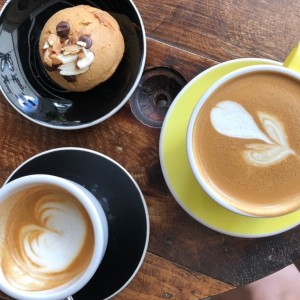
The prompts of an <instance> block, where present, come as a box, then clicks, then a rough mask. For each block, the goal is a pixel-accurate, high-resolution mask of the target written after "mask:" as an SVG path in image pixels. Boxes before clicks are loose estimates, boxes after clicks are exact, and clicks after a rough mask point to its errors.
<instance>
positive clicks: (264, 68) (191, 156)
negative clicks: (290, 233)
mask: <svg viewBox="0 0 300 300" xmlns="http://www.w3.org/2000/svg"><path fill="white" fill-rule="evenodd" d="M253 72H275V73H279V74H283V75H288V76H290V77H292V78H294V79H296V80H298V81H299V85H300V74H299V73H297V72H296V71H294V70H291V69H289V68H287V67H283V66H280V65H255V66H249V67H243V68H241V69H238V70H235V71H233V72H231V73H229V74H227V75H225V76H224V77H222V78H220V79H219V80H217V81H216V82H215V83H214V84H212V86H210V87H209V88H208V90H207V91H206V92H205V93H204V94H203V95H202V97H200V99H199V101H198V102H197V104H196V106H195V107H194V109H193V112H192V114H191V117H190V120H189V123H188V128H187V138H186V146H187V155H188V161H189V163H190V166H191V169H192V171H193V174H194V176H195V178H196V180H197V182H198V183H199V185H200V186H201V187H202V188H203V190H204V191H205V192H206V193H207V194H208V195H209V196H210V197H211V198H212V199H213V200H214V201H216V202H217V203H218V204H220V205H221V206H223V207H224V208H226V209H228V210H230V211H232V212H234V213H238V214H241V215H245V216H251V217H264V216H263V215H256V214H253V213H248V212H245V211H242V210H240V209H238V208H237V207H235V206H233V205H232V204H231V203H229V202H228V201H226V200H225V199H224V198H223V197H222V195H221V193H218V192H217V191H216V189H214V188H213V187H212V185H211V184H208V182H207V180H206V179H205V177H204V176H203V174H202V173H201V171H200V170H199V168H198V167H197V163H196V157H195V153H194V150H193V131H194V127H195V121H196V119H197V116H198V114H199V112H200V111H201V109H202V108H203V105H204V103H206V101H207V100H208V99H209V98H210V96H211V95H212V94H213V93H214V92H215V91H216V90H217V89H218V88H219V87H220V86H222V85H223V84H226V83H227V82H229V81H231V80H233V79H236V78H238V77H240V76H242V75H246V74H250V73H253ZM283 205H284V204H283ZM297 209H299V207H298V208H296V209H295V210H297ZM279 210H280V208H279ZM290 212H292V211H290ZM282 214H286V212H284V213H282ZM267 216H268V215H266V216H265V217H267Z"/></svg>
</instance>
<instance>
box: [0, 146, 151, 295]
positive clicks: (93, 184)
mask: <svg viewBox="0 0 300 300" xmlns="http://www.w3.org/2000/svg"><path fill="white" fill-rule="evenodd" d="M31 174H49V175H55V176H60V177H64V178H67V179H70V180H73V181H75V182H77V183H79V184H81V185H83V186H84V187H86V188H87V189H88V190H89V191H90V192H91V193H93V194H94V195H95V196H96V198H97V199H98V200H99V202H100V203H101V205H102V207H103V209H104V211H105V213H106V216H107V219H108V230H109V238H108V246H107V250H106V253H105V256H104V258H103V261H102V263H101V265H100V267H99V269H98V271H97V272H96V274H95V275H94V277H93V278H92V280H91V281H90V282H89V283H88V284H87V285H86V286H85V287H84V288H83V289H82V290H80V291H79V292H78V293H76V294H75V295H73V298H74V300H86V299H97V300H101V299H109V298H111V297H113V296H115V295H116V294H117V293H119V292H120V291H121V290H122V289H124V288H125V287H126V286H127V284H128V283H129V282H130V281H131V280H132V279H133V277H134V276H135V274H136V273H137V271H138V270H139V268H140V266H141V264H142V262H143V260H144V257H145V254H146V251H147V247H148V241H149V217H148V210H147V206H146V203H145V200H144V198H143V195H142V193H141V191H140V189H139V187H138V186H137V184H136V183H135V181H134V180H133V178H132V177H131V176H130V175H129V173H128V172H127V171H126V170H125V169H124V168H123V167H121V166H120V165H119V164H117V163H116V162H114V161H113V160H111V159H110V158H108V157H106V156H104V155H102V154H100V153H97V152H94V151H90V150H87V149H82V148H58V149H53V150H50V151H47V152H43V153H41V154H38V155H37V156H34V157H32V158H31V159H29V160H27V161H26V162H24V163H23V164H22V165H21V166H20V167H19V168H18V169H16V170H15V171H14V172H13V173H12V175H11V176H10V177H9V178H8V179H7V181H6V182H9V181H12V180H14V179H16V178H19V177H22V176H25V175H31Z"/></svg>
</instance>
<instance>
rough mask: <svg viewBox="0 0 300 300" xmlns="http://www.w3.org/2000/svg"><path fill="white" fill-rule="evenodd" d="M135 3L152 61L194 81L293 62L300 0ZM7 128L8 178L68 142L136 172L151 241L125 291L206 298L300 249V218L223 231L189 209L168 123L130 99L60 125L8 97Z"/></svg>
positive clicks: (0, 176) (0, 108)
mask: <svg viewBox="0 0 300 300" xmlns="http://www.w3.org/2000/svg"><path fill="white" fill-rule="evenodd" d="M134 2H135V4H136V6H137V7H138V9H139V11H140V13H141V16H142V18H143V20H144V24H145V29H146V35H147V61H146V67H145V69H146V70H149V69H151V68H153V67H158V66H164V67H168V68H170V69H174V70H176V71H177V72H179V73H181V75H182V76H183V77H184V78H185V79H186V80H187V81H190V80H191V79H192V78H193V77H194V76H196V75H197V74H199V73H200V72H202V71H204V70H206V69H207V68H209V67H211V66H213V65H215V64H218V63H220V62H224V61H227V60H231V59H235V58H243V57H260V58H269V59H274V60H277V61H283V60H284V58H285V57H286V56H287V54H288V53H289V51H290V50H291V48H292V47H293V45H294V44H295V43H296V42H298V40H300V26H299V24H300V2H299V1H289V0H288V1H281V0H271V1H267V0H260V1H259V0H251V1H249V0H201V1H200V0H178V1H174V0H164V1H158V0H151V1H150V0H135V1H134ZM3 3H4V1H3V0H1V1H0V5H1V6H2V5H3ZM0 128H1V134H0V147H1V151H0V165H1V168H0V184H3V183H4V181H5V180H6V178H7V177H8V176H9V174H10V173H11V172H12V171H13V170H14V169H15V168H16V167H18V166H19V165H20V164H21V163H22V162H24V161H25V160H26V159H28V158H30V157H32V156H33V155H35V154H38V153H40V152H42V151H45V150H49V149H52V148H57V147H66V146H76V147H84V148H89V149H92V150H96V151H98V152H101V153H103V154H105V155H108V156H110V157H111V158H112V159H114V160H116V161H117V162H119V163H120V164H121V165H123V166H124V167H125V168H126V169H127V170H128V171H129V172H130V173H131V174H132V176H133V177H134V178H135V180H136V181H137V183H138V184H139V186H140V187H141V189H142V192H143V194H144V196H145V199H146V202H147V205H148V209H149V214H150V225H151V236H150V243H149V249H148V253H147V255H146V258H145V261H144V263H143V265H142V267H141V269H140V271H139V272H138V274H137V275H136V276H135V278H134V279H133V281H132V282H131V283H130V284H129V286H128V287H127V288H126V289H125V290H124V291H122V292H121V293H120V294H119V295H117V296H116V297H115V299H119V300H125V299H126V300H127V299H128V300H129V299H131V300H132V299H183V300H184V299H191V300H193V299H195V300H196V299H201V298H205V297H207V296H209V295H214V294H217V293H219V292H224V291H226V290H230V289H232V288H233V287H234V286H239V285H242V284H246V283H248V282H252V281H254V280H257V279H259V278H262V277H264V276H266V275H268V274H271V273H273V272H275V271H277V270H279V269H280V268H282V267H284V266H286V265H288V264H290V263H292V261H293V260H294V259H296V258H297V257H299V256H300V239H299V235H300V227H299V226H298V227H296V228H294V229H292V230H290V231H288V232H286V233H283V234H279V235H276V236H273V237H268V238H260V239H242V238H234V237H230V236H226V235H223V234H220V233H217V232H214V231H212V230H210V229H208V228H206V227H205V226H203V225H202V224H200V223H198V222H196V221H195V220H193V219H192V218H191V217H190V216H188V215H187V214H186V213H185V212H184V211H183V210H182V209H181V208H180V207H179V205H178V204H177V202H176V201H175V200H174V198H173V196H172V195H171V193H170V191H169V190H168V188H167V186H166V184H165V181H164V178H163V175H162V172H161V168H160V163H159V155H158V150H159V136H160V129H154V128H150V127H147V126H145V125H143V124H141V123H140V122H139V121H138V120H137V119H136V118H135V117H134V115H133V114H132V112H131V108H130V105H129V103H127V104H126V105H125V106H124V107H123V108H122V109H121V110H120V111H119V112H118V113H117V114H116V115H114V116H113V117H111V118H110V119H109V120H107V121H105V122H103V123H101V124H99V125H96V126H94V127H91V128H87V129H83V130H76V131H59V130H53V129H49V128H45V127H42V126H39V125H36V124H34V123H32V122H30V121H29V120H27V119H25V118H24V117H22V116H21V115H20V114H18V113H16V111H15V110H14V109H13V108H12V107H11V106H10V105H9V104H8V103H7V101H6V100H5V98H4V97H3V96H2V95H1V96H0ZM0 299H9V298H7V297H6V296H5V295H2V296H1V297H0ZM95 299H98V298H97V295H96V294H95Z"/></svg>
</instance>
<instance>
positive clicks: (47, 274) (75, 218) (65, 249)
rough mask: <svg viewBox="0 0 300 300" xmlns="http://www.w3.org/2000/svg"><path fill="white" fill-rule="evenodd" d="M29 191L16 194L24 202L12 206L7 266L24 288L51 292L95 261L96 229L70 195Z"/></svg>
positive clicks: (5, 270)
mask: <svg viewBox="0 0 300 300" xmlns="http://www.w3.org/2000/svg"><path fill="white" fill-rule="evenodd" d="M26 191H27V194H25V193H24V192H23V194H22V193H20V192H19V194H17V195H14V198H19V200H17V201H14V202H15V204H14V206H12V207H11V208H10V210H9V214H8V217H7V220H6V227H5V228H6V229H5V238H4V242H3V245H2V249H1V268H2V272H3V274H4V276H5V277H6V279H7V281H8V282H10V284H12V285H13V286H15V287H16V288H18V289H22V290H31V291H39V290H47V289H50V288H53V287H57V286H59V285H62V284H64V283H67V282H68V281H70V280H72V279H74V278H75V277H77V276H79V275H80V274H81V273H82V272H83V270H84V269H85V268H86V266H87V264H88V263H89V261H90V259H91V254H92V250H91V249H92V248H93V238H92V239H91V241H89V236H93V231H92V230H93V229H92V227H91V226H92V225H91V224H90V221H89V218H88V216H87V213H86V211H85V209H84V208H83V207H81V204H79V203H78V200H76V199H75V198H74V197H73V196H71V195H70V194H68V193H66V192H64V191H62V190H59V189H55V188H51V187H50V188H49V187H46V188H45V187H44V188H36V190H30V191H28V190H26ZM12 200H13V199H8V200H7V201H12Z"/></svg>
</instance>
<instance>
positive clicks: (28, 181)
mask: <svg viewBox="0 0 300 300" xmlns="http://www.w3.org/2000/svg"><path fill="white" fill-rule="evenodd" d="M16 184H20V185H22V189H23V188H27V187H30V186H35V185H40V184H51V185H55V186H57V187H60V188H63V189H65V190H67V192H69V193H71V194H72V195H74V196H75V197H76V198H77V199H78V201H79V202H80V203H81V204H82V205H83V206H84V208H85V209H86V211H87V213H88V214H89V217H90V219H91V222H92V225H93V227H94V228H97V230H94V235H95V245H94V249H95V250H94V252H93V256H92V258H91V260H90V263H89V265H88V267H87V269H86V270H85V271H84V272H83V273H82V274H80V275H79V276H78V277H76V278H74V279H72V280H71V281H69V282H67V283H66V284H63V285H60V286H58V287H55V288H53V289H48V290H42V291H24V290H19V289H17V288H15V287H13V286H11V285H10V284H9V283H7V281H6V280H0V287H1V290H2V291H3V292H4V293H6V294H8V295H10V296H12V297H14V298H16V299H19V298H21V299H24V300H42V299H45V300H57V299H63V298H65V297H68V296H70V295H73V294H75V293H76V292H78V291H79V290H80V289H81V288H83V287H84V286H85V285H86V284H87V283H88V281H89V280H90V279H91V278H92V276H93V275H94V274H95V272H96V271H97V269H98V267H99V265H100V264H101V261H102V259H103V257H104V254H105V251H106V247H107V242H108V225H107V220H106V215H105V213H104V210H103V209H102V207H101V205H99V207H97V208H96V207H95V202H94V201H97V202H96V203H98V200H96V199H92V201H90V199H91V198H89V197H94V196H93V195H92V194H91V193H90V192H89V191H88V193H87V194H86V191H85V190H86V189H85V188H84V187H82V186H80V185H79V184H77V183H75V182H73V181H71V180H69V179H65V178H62V177H58V176H54V175H47V174H33V175H26V176H23V177H20V178H17V179H14V180H13V181H11V182H8V183H7V184H5V185H4V186H3V187H2V188H1V189H0V197H1V199H2V196H3V197H4V198H7V197H9V196H10V195H13V194H14V193H15V192H16V191H15V186H16ZM85 199H89V200H88V201H85ZM0 202H2V201H1V200H0ZM98 213H99V214H100V216H101V219H100V218H98V215H97V214H98ZM1 277H3V278H5V277H4V275H3V274H2V272H1ZM75 283H76V286H75V285H74V284H75ZM49 291H51V295H49Z"/></svg>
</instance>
